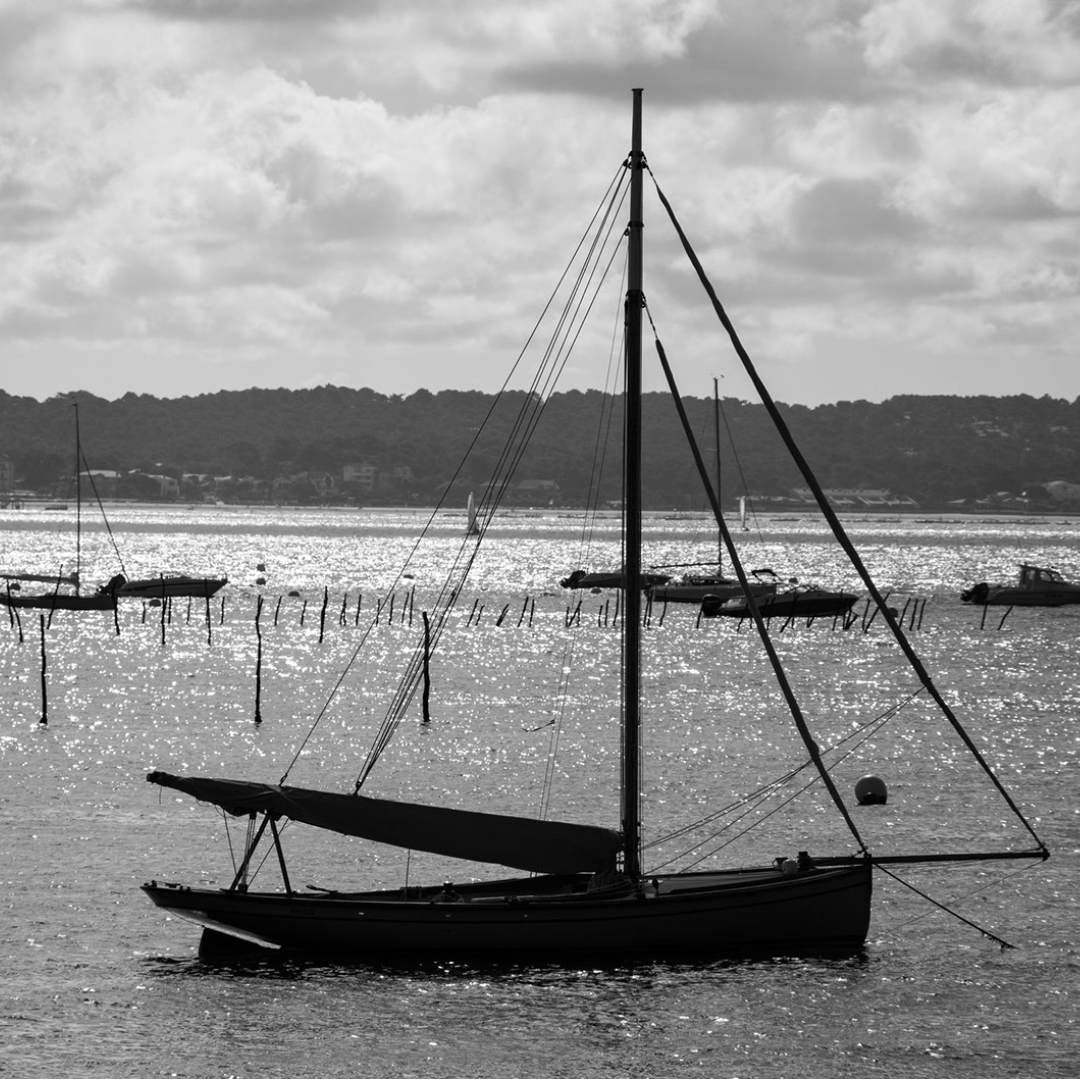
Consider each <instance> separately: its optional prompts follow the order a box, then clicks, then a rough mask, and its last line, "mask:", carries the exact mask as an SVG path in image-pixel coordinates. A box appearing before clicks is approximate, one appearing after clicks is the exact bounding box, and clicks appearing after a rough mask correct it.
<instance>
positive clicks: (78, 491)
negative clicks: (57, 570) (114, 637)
mask: <svg viewBox="0 0 1080 1080" xmlns="http://www.w3.org/2000/svg"><path fill="white" fill-rule="evenodd" d="M71 407H72V408H73V409H74V410H75V595H76V596H78V595H79V591H80V588H81V581H80V580H79V579H80V576H81V571H82V478H81V476H80V471H79V457H80V455H81V448H80V445H79V403H78V402H77V401H73V402H72V403H71Z"/></svg>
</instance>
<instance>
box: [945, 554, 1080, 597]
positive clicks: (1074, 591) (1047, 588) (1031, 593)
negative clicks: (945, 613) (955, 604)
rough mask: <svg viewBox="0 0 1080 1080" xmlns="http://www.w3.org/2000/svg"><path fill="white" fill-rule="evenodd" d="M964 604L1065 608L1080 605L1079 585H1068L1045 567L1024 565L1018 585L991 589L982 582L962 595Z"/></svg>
mask: <svg viewBox="0 0 1080 1080" xmlns="http://www.w3.org/2000/svg"><path fill="white" fill-rule="evenodd" d="M960 599H961V600H962V601H963V602H964V603H965V604H979V605H980V606H996V607H1006V606H1008V607H1062V606H1064V605H1065V604H1080V584H1077V583H1076V582H1073V581H1066V580H1065V579H1064V578H1063V577H1062V576H1061V574H1059V573H1058V572H1057V571H1056V570H1051V569H1050V568H1049V567H1046V566H1032V565H1031V563H1021V564H1020V573H1019V576H1018V578H1017V581H1016V584H1015V585H1004V584H1002V585H990V584H987V582H985V581H980V582H979V584H978V585H972V587H971V588H970V589H965V590H964V591H963V592H962V593H961V594H960Z"/></svg>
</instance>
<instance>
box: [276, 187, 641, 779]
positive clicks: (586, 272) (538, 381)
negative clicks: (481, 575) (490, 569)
mask: <svg viewBox="0 0 1080 1080" xmlns="http://www.w3.org/2000/svg"><path fill="white" fill-rule="evenodd" d="M622 175H623V174H622V173H620V174H619V178H620V183H619V184H613V185H611V186H609V189H608V190H609V192H612V197H611V199H610V200H609V202H608V206H607V209H606V210H605V212H604V214H603V215H601V216H600V225H601V229H600V233H599V234H598V235H596V236H594V238H593V241H592V243H591V245H590V248H589V252H588V256H587V258H586V261H585V263H584V264H583V266H582V267H581V268H580V269H579V271H578V274H577V276H576V279H575V283H574V286H573V288H572V290H571V294H570V297H569V299H568V300H567V302H566V303H565V304H564V309H563V313H562V315H560V317H559V319H558V322H557V330H556V335H557V336H556V339H555V340H554V341H553V342H552V343H551V344H550V345H549V346H548V348H547V349H545V353H544V357H543V360H542V363H541V365H540V367H539V369H538V371H537V374H536V375H535V376H534V378H533V382H532V387H531V389H530V392H529V393H527V394H526V396H525V400H524V401H523V403H522V407H521V409H520V410H519V412H518V416H517V419H516V421H515V423H514V425H513V427H512V431H511V436H510V438H509V439H508V440H507V443H506V445H505V446H504V449H503V451H502V453H501V455H500V459H499V461H498V463H497V466H496V470H495V475H494V479H493V483H492V485H491V486H489V488H488V490H487V491H486V492H485V495H484V497H483V498H482V499H481V506H482V508H484V509H485V511H486V514H485V522H487V521H489V520H490V518H491V515H492V514H493V513H494V510H495V509H496V508H497V506H498V505H499V504H500V502H501V501H502V498H503V497H504V495H505V492H506V490H507V488H508V485H509V482H510V479H511V477H512V475H513V472H514V470H515V468H516V467H517V465H518V464H519V463H520V460H521V456H522V454H523V453H524V449H525V447H526V445H527V444H528V441H529V438H530V437H531V435H532V432H533V431H534V430H535V427H536V425H537V423H538V422H539V418H540V416H541V414H542V412H543V409H544V406H545V405H546V397H545V395H544V393H542V392H541V391H546V392H547V394H548V395H549V394H550V386H551V384H552V382H553V379H554V378H556V377H557V374H555V373H556V372H561V371H562V370H563V369H564V368H565V364H566V362H567V360H568V358H569V354H570V351H572V348H573V344H574V343H575V342H576V341H577V339H578V336H579V335H580V333H581V326H582V325H583V323H584V319H585V317H586V316H587V314H588V312H589V311H590V310H591V308H592V306H593V304H594V303H595V297H596V292H598V290H599V286H600V284H602V282H603V280H604V279H605V278H606V276H607V272H608V270H609V269H610V266H611V262H612V261H613V259H614V254H613V255H612V256H611V258H609V259H608V262H607V266H606V267H605V269H604V271H603V274H602V275H601V276H600V281H599V282H596V275H597V272H598V270H597V268H598V266H599V263H598V261H597V259H596V258H595V257H594V256H596V255H597V253H599V252H601V251H602V250H603V249H604V247H605V246H606V245H607V240H604V241H603V242H601V241H600V235H606V236H607V238H608V239H610V236H611V233H612V231H613V227H612V225H611V224H608V225H607V228H606V232H605V230H604V228H603V226H604V223H605V222H608V223H610V222H612V221H614V220H615V216H614V215H615V211H616V208H617V207H618V206H619V205H621V200H620V199H618V198H617V196H618V191H619V187H620V186H621V176H622ZM613 188H614V191H612V189H613ZM598 213H599V211H598V212H597V213H594V215H593V219H592V223H595V222H596V220H597V216H598ZM583 246H584V239H583V240H582V241H581V242H579V245H578V249H577V251H576V252H575V255H574V259H576V257H577V254H578V252H580V251H581V249H582V247H583ZM615 250H617V245H616V248H615ZM572 263H573V259H572V260H571V265H572ZM590 267H592V269H591V270H590ZM568 274H569V267H567V269H566V270H564V272H563V275H562V277H561V278H560V283H559V287H561V285H562V283H563V282H564V281H565V280H566V278H567V276H568ZM588 283H595V286H596V291H594V294H593V298H592V299H591V300H589V301H588V303H586V302H585V300H584V290H585V285H586V284H588ZM590 287H591V286H590ZM557 291H558V287H557V288H556V292H557ZM575 297H577V298H578V299H577V300H576V302H575ZM553 299H554V295H553V296H552V297H551V298H549V300H548V303H547V304H546V305H545V309H544V314H546V313H547V312H548V311H549V310H550V308H551V305H552V302H553ZM543 317H544V316H543V315H542V316H541V320H539V321H538V323H537V325H536V326H534V328H533V331H532V333H531V334H530V335H529V340H528V342H527V343H526V346H525V348H523V349H522V351H521V353H520V354H519V356H518V360H517V362H516V363H515V365H514V370H516V369H517V367H518V366H519V364H520V361H521V359H522V357H523V356H524V353H525V351H526V350H527V349H528V347H529V344H531V342H532V341H533V340H534V339H535V336H536V332H537V329H538V328H539V322H540V321H542V319H543ZM575 321H577V323H578V325H577V329H576V330H575V329H574V326H575ZM560 336H561V345H560ZM567 342H569V345H568V344H567ZM560 356H561V362H560V359H559V358H560ZM545 371H546V372H547V375H546V376H545V375H544V373H545ZM508 382H509V378H508V380H507V384H504V392H505V390H506V386H507V385H508ZM538 388H539V390H538ZM493 409H494V404H493V406H492V410H493ZM492 410H489V413H488V417H487V419H488V420H489V419H490V417H491V412H492ZM486 423H487V420H485V425H483V426H486ZM478 439H479V432H478V433H477V435H476V436H475V437H474V439H473V442H472V444H471V445H470V451H471V450H472V448H473V447H474V446H475V445H476V441H477V440H478ZM515 447H516V449H515ZM467 457H468V454H466V458H467ZM463 466H464V461H463V462H462V464H461V465H460V466H459V468H458V472H457V473H455V477H456V476H457V475H458V474H459V473H460V471H461V469H462V468H463ZM447 490H449V488H448V489H447ZM484 527H486V525H485V526H482V527H481V535H480V536H477V537H475V538H472V539H473V541H474V542H473V546H472V550H471V553H470V554H469V555H468V557H467V558H464V557H463V554H462V553H463V552H464V550H465V547H466V545H467V540H465V541H463V545H462V548H461V549H459V554H458V557H457V559H456V560H455V562H454V564H453V565H452V567H451V571H450V573H449V574H448V576H447V579H446V581H445V582H444V585H443V590H442V592H441V593H440V597H439V607H440V610H439V611H438V612H437V617H436V620H435V626H434V630H433V632H432V634H431V639H430V640H431V645H432V648H434V647H435V645H436V644H437V642H438V640H439V639H440V638H441V636H442V631H443V629H444V628H445V625H446V618H447V616H448V614H449V611H450V609H451V608H452V607H453V605H454V603H455V601H456V599H457V598H458V596H459V595H460V589H461V587H462V586H463V585H464V582H465V580H466V578H467V576H468V573H469V570H470V569H471V567H472V564H473V562H474V561H475V559H476V557H477V554H478V553H479V546H480V542H481V539H482V535H483V531H484ZM418 543H419V541H418ZM414 550H415V549H414ZM463 564H464V565H463ZM462 567H463V568H462ZM451 581H456V585H455V587H454V589H453V590H452V591H451V592H450V593H449V597H447V593H446V590H447V588H448V587H449V586H450V583H451ZM420 656H421V650H420V647H419V646H418V648H417V651H416V652H414V654H413V657H412V659H411V660H410V662H409V663H408V665H407V667H406V670H405V673H404V674H403V676H402V679H401V680H400V681H399V684H398V689H397V691H396V692H395V694H394V696H393V698H392V699H391V703H390V705H389V707H388V710H387V714H386V717H385V718H384V721H383V725H382V727H381V728H380V732H379V734H378V735H377V736H376V740H375V742H374V743H373V745H372V747H371V748H370V749H369V752H368V756H367V759H366V760H365V763H364V765H363V767H362V769H361V772H360V774H359V776H358V778H357V781H356V785H355V788H354V790H356V791H359V789H360V787H361V786H362V784H363V782H364V780H365V779H366V777H367V776H368V775H369V774H370V772H371V769H372V768H373V767H374V765H375V762H376V761H377V760H378V757H379V756H380V755H381V753H382V751H383V750H384V749H385V748H386V746H387V745H388V744H389V741H390V739H391V738H392V736H393V733H394V731H395V730H396V728H397V726H398V724H399V723H400V721H401V720H402V719H403V717H404V714H405V712H406V711H407V709H408V706H409V704H410V703H411V701H412V700H413V698H414V696H415V693H416V690H417V687H418V685H419V675H420V671H421V664H420ZM354 658H355V657H354ZM294 760H295V759H294Z"/></svg>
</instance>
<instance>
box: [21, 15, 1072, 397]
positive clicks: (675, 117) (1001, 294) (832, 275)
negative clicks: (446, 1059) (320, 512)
mask: <svg viewBox="0 0 1080 1080" xmlns="http://www.w3.org/2000/svg"><path fill="white" fill-rule="evenodd" d="M1078 31H1080V27H1078V25H1077V14H1076V8H1075V6H1074V5H1068V4H1062V3H1054V2H1051V0H1031V2H1029V3H1024V4H1014V3H1003V2H1000V0H934V2H931V0H805V2H802V3H799V4H791V3H787V2H782V0H724V2H722V3H720V2H709V0H685V2H676V0H623V2H615V0H602V2H597V3H590V4H588V5H582V4H580V3H579V2H577V0H539V2H537V3H534V4H532V5H529V6H528V7H525V6H522V5H507V4H505V3H500V2H495V0H463V2H457V3H450V2H435V3H431V2H423V3H421V2H419V0H400V2H395V3H393V4H391V3H365V4H355V3H351V2H349V3H346V2H344V0H322V2H320V0H303V2H301V0H258V2H255V0H202V2H183V3H181V2H180V0H172V2H167V0H85V2H75V0H8V2H7V3H4V4H2V5H0V346H2V347H4V349H5V352H6V354H7V355H8V356H11V357H14V358H16V359H17V360H18V361H19V362H18V363H17V364H16V365H15V368H14V370H15V371H16V372H17V374H16V375H11V376H10V377H9V378H8V380H7V383H8V385H6V386H5V387H4V388H5V389H10V390H12V391H13V392H21V393H34V394H35V395H37V396H49V395H50V394H51V393H52V392H54V390H55V387H54V386H53V385H52V383H54V382H60V383H62V384H63V385H73V384H74V383H75V382H77V381H78V378H77V376H73V375H71V374H70V373H69V369H71V370H75V371H78V370H84V371H87V372H88V373H92V375H93V378H94V379H95V380H96V381H95V384H94V385H93V386H89V387H88V388H89V389H92V390H95V392H98V393H104V394H119V393H123V392H125V391H126V390H129V389H133V390H136V391H146V392H158V393H165V394H173V393H176V392H178V389H177V388H178V386H179V385H181V384H182V380H183V378H184V377H185V376H186V377H188V378H190V377H192V374H193V373H198V375H199V378H200V379H201V380H203V381H202V386H203V387H204V388H206V389H213V388H217V387H219V386H220V387H225V388H238V387H242V386H245V385H251V384H252V382H256V381H257V382H260V383H261V382H262V381H263V380H266V382H268V383H269V384H272V385H291V384H300V383H301V382H303V383H304V384H309V383H308V380H310V379H313V378H314V379H317V378H318V376H319V373H320V372H334V373H338V374H340V372H342V371H353V372H355V376H354V382H355V383H356V384H357V385H363V384H365V383H368V384H371V385H373V386H374V387H375V388H376V389H379V390H381V391H384V392H410V391H411V390H412V389H415V388H416V387H417V386H419V385H428V386H430V387H431V388H433V389H438V388H439V387H440V386H448V385H454V386H461V387H470V386H476V387H479V388H482V389H491V388H493V386H495V385H497V384H498V374H497V373H498V372H499V371H500V370H502V368H503V366H504V365H505V364H506V362H507V361H508V359H509V355H508V354H511V353H512V352H513V351H514V350H513V343H515V342H516V343H518V344H520V341H521V338H522V336H523V335H524V334H526V333H527V332H528V328H529V327H530V326H531V325H532V321H533V319H534V318H535V316H536V314H537V308H538V305H539V304H541V303H542V302H543V299H544V297H545V296H546V293H547V290H548V289H549V288H550V287H551V285H552V284H553V283H554V280H555V278H556V277H557V276H558V274H559V272H560V271H561V270H562V268H563V266H564V264H565V259H566V258H567V257H568V256H569V253H570V251H571V250H572V248H573V245H574V244H575V243H576V242H577V240H578V238H579V236H580V235H581V232H582V229H583V228H584V226H585V223H586V221H587V219H588V215H589V214H590V213H591V212H592V209H593V208H594V207H595V206H596V205H598V202H599V200H600V199H601V198H602V196H603V191H604V189H605V186H606V185H607V183H608V182H609V180H610V179H611V178H612V176H615V175H617V174H618V173H619V171H620V165H621V161H622V158H623V155H624V154H625V152H626V150H627V148H628V136H629V132H628V107H629V93H628V91H629V89H630V87H631V86H644V87H645V89H646V95H645V101H646V129H645V130H646V150H647V154H648V159H649V162H650V165H651V166H652V168H653V169H654V171H655V173H656V175H657V178H658V179H659V181H660V183H661V185H662V187H663V188H664V190H665V192H666V193H667V194H668V195H669V196H670V197H671V198H672V200H673V202H674V203H675V204H676V207H677V210H678V212H679V215H680V218H681V219H682V220H683V222H684V224H685V225H686V226H687V228H688V229H689V230H690V231H691V232H692V234H693V236H694V242H695V244H696V245H697V247H698V250H699V253H700V254H701V255H702V257H703V259H704V261H705V263H706V265H707V267H708V269H709V272H710V274H711V275H712V276H713V278H714V281H715V283H716V285H717V287H718V289H720V291H721V293H722V295H723V296H724V297H725V299H726V301H727V302H729V303H730V304H731V305H733V307H737V309H738V310H737V312H735V314H736V317H737V318H738V319H739V320H741V322H742V324H743V325H745V326H746V327H747V328H748V334H749V335H750V336H751V337H752V338H753V340H754V342H755V347H757V348H760V349H761V350H762V362H763V363H765V364H767V365H774V366H775V368H776V370H777V371H781V370H782V371H783V372H784V376H785V379H786V380H787V382H786V383H785V385H784V386H781V387H778V388H777V391H776V392H777V394H778V396H780V397H782V398H783V397H784V396H785V394H786V395H787V396H788V397H789V398H793V399H796V400H808V401H812V400H829V399H830V398H831V396H832V395H834V394H835V393H837V392H838V391H837V389H836V384H841V383H842V385H843V387H844V388H845V390H846V389H847V388H848V387H849V386H850V383H851V378H852V373H853V372H857V373H858V379H860V380H861V381H862V387H861V393H860V394H859V395H858V396H864V397H875V396H880V395H881V394H882V393H885V392H887V389H888V388H889V387H894V386H896V385H897V380H898V379H899V378H900V377H901V376H900V374H899V372H900V371H902V370H909V371H911V370H913V369H911V367H910V365H908V367H907V368H904V367H903V365H901V367H900V368H897V367H896V366H895V364H893V363H892V360H891V353H892V352H894V351H895V352H897V353H899V352H901V351H905V352H913V351H920V352H921V353H925V354H927V355H929V356H932V357H936V358H937V363H936V367H934V365H930V366H929V368H928V369H920V370H919V372H918V376H919V378H923V377H925V378H926V380H927V381H926V383H925V384H924V385H925V387H926V391H927V392H930V391H931V390H932V388H933V387H934V386H935V385H954V384H955V383H958V382H959V381H960V380H958V379H952V378H951V376H950V377H946V376H945V375H944V374H943V373H944V372H945V371H946V370H947V369H948V368H949V366H950V365H956V366H958V367H962V368H964V369H965V370H967V368H968V367H973V368H975V369H976V370H978V371H979V372H980V378H982V379H983V380H987V379H989V380H991V381H990V382H989V384H987V392H994V387H995V386H997V387H1016V386H1019V385H1031V384H1032V381H1033V380H1042V383H1043V385H1044V386H1045V387H1046V388H1047V389H1049V390H1051V392H1061V393H1067V394H1069V395H1070V396H1072V395H1075V394H1077V393H1080V374H1077V373H1075V372H1073V371H1072V370H1071V368H1066V366H1065V365H1064V364H1063V363H1061V362H1059V361H1058V360H1057V359H1055V358H1058V357H1063V356H1065V355H1067V354H1068V348H1067V344H1066V343H1067V342H1069V341H1071V340H1074V339H1075V335H1076V333H1077V331H1078V330H1080V326H1078V323H1080V310H1078V304H1077V299H1076V296H1077V270H1076V269H1075V268H1076V266H1077V265H1080V263H1078V261H1077V241H1076V239H1075V234H1076V230H1075V219H1076V215H1077V213H1078V210H1080V33H1078ZM652 212H653V213H655V211H652ZM647 253H648V256H649V259H650V279H649V297H650V304H655V305H656V306H657V307H658V308H659V307H660V306H661V305H670V306H671V309H672V310H671V314H670V315H669V317H668V318H669V325H678V326H681V327H687V328H692V333H691V334H689V335H688V340H687V341H686V342H685V343H684V345H683V347H682V349H681V352H682V353H683V355H684V356H685V362H686V363H687V364H688V365H689V366H690V368H691V370H693V371H694V372H695V375H694V376H693V377H694V378H700V379H701V381H702V383H703V384H704V383H705V381H706V380H705V377H704V373H705V371H707V370H708V369H709V368H710V365H712V366H715V363H716V359H715V357H716V344H715V340H714V339H713V338H712V337H711V336H707V334H706V324H705V321H704V320H703V319H702V318H701V317H700V315H698V314H697V313H695V312H694V311H692V310H691V308H690V304H691V301H694V302H696V301H697V299H698V296H697V294H698V292H699V289H698V286H697V285H696V283H695V282H694V281H693V280H692V278H691V277H690V276H689V275H688V274H687V273H686V271H685V269H683V268H681V267H680V265H679V253H678V251H677V248H676V246H675V243H674V241H673V239H672V238H671V236H670V235H667V234H665V232H664V231H663V230H662V229H661V227H660V221H659V219H658V218H655V217H654V218H652V219H650V224H649V228H648V232H647ZM878 338H881V339H884V340H885V341H887V343H888V344H887V345H886V346H884V347H879V346H878V345H877V344H876V340H877V339H878ZM1021 344H1022V354H1021ZM600 348H601V347H600V345H599V343H597V345H596V349H597V352H598V353H599V352H600ZM1010 349H1015V350H1016V353H1015V354H1013V353H1010V351H1009V350H1010ZM988 350H993V351H994V353H995V355H999V356H1000V357H1001V358H1002V360H1001V368H1002V372H994V373H989V372H987V370H986V366H985V364H984V363H982V359H983V358H984V357H985V356H986V355H987V352H988ZM110 354H111V355H113V356H116V357H117V358H121V357H130V358H134V357H138V356H152V357H164V356H170V357H180V358H182V357H184V356H188V357H190V358H191V363H190V364H189V365H188V366H187V368H186V369H185V366H184V364H183V363H176V364H173V363H169V364H163V365H162V366H161V371H160V374H159V372H158V368H157V367H156V366H155V364H152V363H150V364H145V365H143V367H142V368H139V367H138V365H136V364H134V362H131V363H129V362H127V361H126V360H120V359H118V360H117V362H116V364H115V367H114V368H113V369H110V366H109V364H108V362H107V360H105V359H103V358H104V357H106V356H108V355H110ZM1032 354H1035V357H1036V358H1035V359H1034V360H1033V359H1032ZM864 356H865V357H869V359H868V360H867V362H865V363H862V364H859V363H858V362H857V359H856V358H857V357H864ZM84 360H85V361H87V362H86V363H83V361H84ZM91 360H92V363H91V362H90V361H91ZM603 361H604V362H606V354H605V355H604V357H603ZM80 365H81V367H80ZM1073 366H1075V365H1073ZM574 369H575V370H579V369H580V370H581V372H582V374H581V375H580V376H579V378H580V385H583V386H587V385H598V384H599V379H598V378H597V377H594V376H590V375H587V374H585V365H584V363H583V362H582V363H581V364H578V363H577V362H575V365H574ZM133 373H135V376H134V377H136V378H137V379H139V380H141V381H140V384H139V385H135V386H132V385H129V384H128V383H127V382H125V380H128V379H130V378H132V376H133ZM914 378H915V376H914V375H912V379H913V380H914ZM914 388H915V385H914V383H913V385H912V389H914ZM797 395H802V397H801V398H799V397H797Z"/></svg>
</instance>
